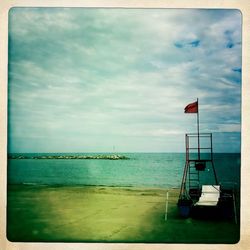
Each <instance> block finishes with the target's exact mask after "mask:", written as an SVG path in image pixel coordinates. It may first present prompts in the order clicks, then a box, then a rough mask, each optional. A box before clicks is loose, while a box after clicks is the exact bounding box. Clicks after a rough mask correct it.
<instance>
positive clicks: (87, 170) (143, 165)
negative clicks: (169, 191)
mask: <svg viewBox="0 0 250 250" xmlns="http://www.w3.org/2000/svg"><path fill="white" fill-rule="evenodd" d="M28 155H30V156H32V155H41V154H28ZM46 155H48V154H46ZM53 155H55V154H53ZM63 155H66V154H63ZM70 155H72V154H70ZM84 155H87V154H85V153H84ZM91 155H93V154H91ZM122 155H125V156H128V157H129V158H130V159H129V160H93V159H92V160H75V159H74V160H68V159H54V160H51V159H43V160H40V159H21V160H20V159H10V160H8V183H9V184H21V183H26V184H46V185H51V184H52V185H55V184H58V185H75V184H83V185H104V186H135V187H167V188H168V187H180V185H181V178H182V174H183V168H184V165H185V154H183V153H123V154H122ZM214 164H215V168H216V172H217V176H218V180H219V182H236V183H237V184H238V185H239V181H240V154H214ZM201 177H202V180H203V181H204V182H208V183H210V182H211V181H213V175H212V170H211V169H210V168H209V167H208V168H207V169H206V171H204V172H203V173H202V176H201Z"/></svg>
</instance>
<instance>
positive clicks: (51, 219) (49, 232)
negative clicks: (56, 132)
mask: <svg viewBox="0 0 250 250" xmlns="http://www.w3.org/2000/svg"><path fill="white" fill-rule="evenodd" d="M167 192H168V194H169V201H168V213H167V218H166V219H167V220H165V211H166V194H167ZM178 194H179V190H178V189H169V190H166V189H140V188H131V187H129V188H126V187H102V186H98V187H95V186H31V185H9V186H8V204H7V219H8V221H7V237H8V239H9V240H10V241H20V242H58V241H60V242H159V243H161V242H162V243H164V242H167V243H189V242H190V243H195V242H197V243H198V242H199V243H200V242H202V243H203V242H204V243H235V242H237V241H238V239H239V225H236V224H235V223H233V222H232V221H218V220H213V219H210V220H199V219H192V218H188V219H183V218H180V216H179V214H178V209H177V206H176V203H177V199H178Z"/></svg>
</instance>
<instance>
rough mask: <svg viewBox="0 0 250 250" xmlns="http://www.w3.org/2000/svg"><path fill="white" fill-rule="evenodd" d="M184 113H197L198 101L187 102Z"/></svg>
mask: <svg viewBox="0 0 250 250" xmlns="http://www.w3.org/2000/svg"><path fill="white" fill-rule="evenodd" d="M184 113H198V101H196V102H193V103H190V104H188V105H187V106H186V107H185V110H184Z"/></svg>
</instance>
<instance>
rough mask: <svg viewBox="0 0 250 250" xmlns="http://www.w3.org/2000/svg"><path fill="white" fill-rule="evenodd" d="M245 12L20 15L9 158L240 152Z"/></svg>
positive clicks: (15, 26)
mask: <svg viewBox="0 0 250 250" xmlns="http://www.w3.org/2000/svg"><path fill="white" fill-rule="evenodd" d="M241 36H242V34H241V13H240V12H239V11H238V10H206V9H119V8H118V9H112V8H111V9H108V8H106V9H104V8H103V9H102V8H100V9H99V8H12V9H11V10H10V12H9V62H8V151H9V152H17V153H20V152H184V150H185V133H196V132H197V125H196V122H197V120H196V119H197V115H196V114H184V108H185V106H186V105H187V104H189V103H192V102H194V101H196V100H197V98H199V121H200V132H201V133H212V134H213V147H214V152H240V138H241V71H242V66H241V49H242V44H241V38H242V37H241Z"/></svg>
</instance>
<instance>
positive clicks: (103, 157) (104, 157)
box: [8, 154, 129, 160]
mask: <svg viewBox="0 0 250 250" xmlns="http://www.w3.org/2000/svg"><path fill="white" fill-rule="evenodd" d="M8 158H9V159H39V160H53V159H60V160H61V159H70V160H73V159H76V160H90V159H93V160H128V159H129V157H127V156H124V155H117V154H107V155H38V156H23V155H9V156H8Z"/></svg>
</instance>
